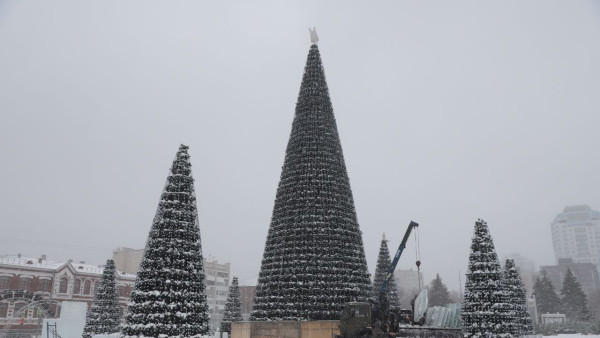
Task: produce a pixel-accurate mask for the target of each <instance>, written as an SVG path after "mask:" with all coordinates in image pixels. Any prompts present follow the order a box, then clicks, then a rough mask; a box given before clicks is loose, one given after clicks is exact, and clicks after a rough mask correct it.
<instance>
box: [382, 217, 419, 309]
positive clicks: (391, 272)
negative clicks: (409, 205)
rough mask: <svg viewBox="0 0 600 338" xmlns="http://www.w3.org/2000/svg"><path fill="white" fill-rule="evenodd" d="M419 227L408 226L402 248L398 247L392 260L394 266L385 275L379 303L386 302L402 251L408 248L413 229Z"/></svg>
mask: <svg viewBox="0 0 600 338" xmlns="http://www.w3.org/2000/svg"><path fill="white" fill-rule="evenodd" d="M418 226H419V223H417V222H413V221H410V224H409V225H408V229H406V233H405V234H404V238H402V242H401V243H400V246H399V247H398V250H397V251H396V255H395V256H394V259H393V260H392V264H390V267H389V269H388V271H387V274H386V275H385V280H384V281H383V283H381V289H380V290H379V302H380V303H382V302H384V301H385V298H386V295H387V287H388V284H389V282H390V280H391V279H392V276H393V275H394V270H396V265H398V260H400V256H401V255H402V251H404V248H405V247H406V242H408V237H410V233H411V231H412V229H413V228H416V227H418Z"/></svg>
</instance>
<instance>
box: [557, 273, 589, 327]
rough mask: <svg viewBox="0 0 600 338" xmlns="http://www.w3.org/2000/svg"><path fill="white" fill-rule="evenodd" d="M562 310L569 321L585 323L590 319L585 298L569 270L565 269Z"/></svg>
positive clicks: (579, 285)
mask: <svg viewBox="0 0 600 338" xmlns="http://www.w3.org/2000/svg"><path fill="white" fill-rule="evenodd" d="M560 294H561V296H562V310H563V312H564V314H565V315H566V316H567V320H569V321H587V320H589V319H590V317H591V316H590V310H589V309H588V306H587V297H586V295H585V293H583V290H582V289H581V284H579V282H578V281H577V279H576V278H575V276H574V275H573V272H572V271H571V269H567V273H565V278H564V280H563V288H562V290H561V291H560Z"/></svg>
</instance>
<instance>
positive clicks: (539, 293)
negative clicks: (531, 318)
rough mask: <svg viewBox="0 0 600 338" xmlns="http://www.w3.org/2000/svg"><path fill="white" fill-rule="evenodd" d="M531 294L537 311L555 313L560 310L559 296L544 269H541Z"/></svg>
mask: <svg viewBox="0 0 600 338" xmlns="http://www.w3.org/2000/svg"><path fill="white" fill-rule="evenodd" d="M533 294H534V295H535V302H536V306H537V311H538V313H539V314H540V315H541V314H544V313H557V312H560V311H561V304H560V298H559V297H558V295H557V294H556V291H555V289H554V285H553V284H552V281H551V280H550V278H548V274H547V273H546V270H542V277H541V278H540V277H538V278H537V279H536V281H535V284H534V285H533Z"/></svg>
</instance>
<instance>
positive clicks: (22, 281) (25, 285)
mask: <svg viewBox="0 0 600 338" xmlns="http://www.w3.org/2000/svg"><path fill="white" fill-rule="evenodd" d="M30 284H31V278H24V277H20V278H19V290H29V285H30Z"/></svg>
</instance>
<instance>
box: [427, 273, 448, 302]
mask: <svg viewBox="0 0 600 338" xmlns="http://www.w3.org/2000/svg"><path fill="white" fill-rule="evenodd" d="M427 297H429V301H428V302H427V304H428V306H429V307H432V306H444V305H448V304H449V303H450V293H449V292H448V287H447V286H446V284H444V282H443V281H442V277H440V274H439V273H438V274H436V275H435V278H434V279H433V280H432V281H431V286H430V287H429V290H428V292H427Z"/></svg>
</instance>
